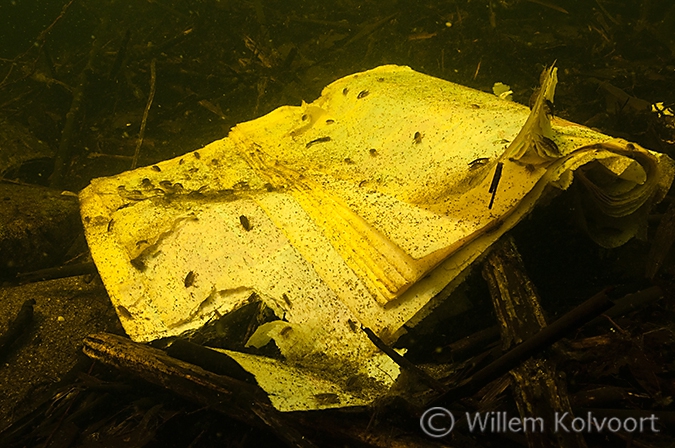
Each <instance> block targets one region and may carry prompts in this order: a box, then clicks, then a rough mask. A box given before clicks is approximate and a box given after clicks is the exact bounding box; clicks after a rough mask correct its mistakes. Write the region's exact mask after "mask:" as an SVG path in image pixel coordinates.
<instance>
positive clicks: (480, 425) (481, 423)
mask: <svg viewBox="0 0 675 448" xmlns="http://www.w3.org/2000/svg"><path fill="white" fill-rule="evenodd" d="M481 417H482V416H481V415H480V412H476V413H475V414H473V420H472V419H471V416H470V414H469V413H468V412H467V413H466V422H467V423H468V424H469V432H473V431H474V429H478V430H480V431H481V432H484V431H485V429H486V428H487V424H488V420H489V418H490V413H489V412H488V413H487V414H485V416H484V417H483V419H482V420H481Z"/></svg>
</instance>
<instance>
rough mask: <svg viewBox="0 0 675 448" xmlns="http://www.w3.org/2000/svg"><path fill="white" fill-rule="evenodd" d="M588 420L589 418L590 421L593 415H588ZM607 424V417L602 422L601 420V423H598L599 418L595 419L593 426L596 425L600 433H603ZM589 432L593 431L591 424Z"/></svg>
mask: <svg viewBox="0 0 675 448" xmlns="http://www.w3.org/2000/svg"><path fill="white" fill-rule="evenodd" d="M588 418H589V419H590V418H591V413H590V412H589V413H588ZM606 423H607V417H603V418H602V420H600V422H598V419H597V418H595V417H593V424H594V425H595V427H596V428H597V429H598V432H602V428H604V427H605V424H606ZM588 430H589V431H590V430H591V427H590V424H589V426H588Z"/></svg>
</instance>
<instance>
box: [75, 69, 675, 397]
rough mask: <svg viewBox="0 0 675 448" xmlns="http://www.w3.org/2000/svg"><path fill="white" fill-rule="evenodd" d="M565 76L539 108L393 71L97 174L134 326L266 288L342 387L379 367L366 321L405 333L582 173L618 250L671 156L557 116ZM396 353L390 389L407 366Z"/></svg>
mask: <svg viewBox="0 0 675 448" xmlns="http://www.w3.org/2000/svg"><path fill="white" fill-rule="evenodd" d="M555 83H556V71H555V69H554V68H550V69H548V70H547V71H545V73H544V74H543V77H542V88H541V92H540V95H539V96H538V99H537V102H535V104H534V106H533V110H532V112H530V111H529V110H528V109H527V108H526V107H523V106H521V105H518V104H515V103H513V102H510V101H505V100H502V99H500V98H498V97H496V96H494V95H491V94H487V93H483V92H479V91H475V90H472V89H469V88H466V87H462V86H459V85H456V84H453V83H450V82H447V81H443V80H440V79H437V78H433V77H430V76H426V75H423V74H420V73H417V72H415V71H413V70H411V69H410V68H407V67H397V66H383V67H378V68H376V69H373V70H370V71H367V72H363V73H358V74H354V75H351V76H348V77H345V78H342V79H339V80H337V81H335V82H334V83H332V84H331V85H329V86H328V87H326V88H325V89H324V91H323V93H322V95H321V97H320V98H318V99H317V100H316V101H314V102H313V103H311V104H305V103H303V104H302V105H301V106H286V107H281V108H279V109H277V110H275V111H273V112H271V113H269V114H268V115H266V116H264V117H262V118H259V119H257V120H253V121H250V122H246V123H241V124H239V125H237V126H235V127H234V128H233V129H232V131H231V132H230V134H229V135H228V137H227V138H224V139H222V140H219V141H216V142H213V143H212V144H210V145H208V146H206V147H204V148H202V149H199V150H198V151H194V152H192V153H188V154H185V155H183V156H181V157H178V158H175V159H172V160H167V161H165V162H162V163H159V164H157V165H156V166H153V167H145V168H139V169H137V170H134V171H130V172H126V173H122V174H119V175H117V176H111V177H109V178H103V179H95V180H93V181H92V183H91V185H90V186H89V187H87V188H86V189H85V190H83V191H82V193H81V194H80V200H81V211H82V216H83V222H84V225H85V232H86V236H87V240H88V243H89V246H90V248H91V253H92V256H93V258H94V261H95V262H96V265H97V267H98V270H99V273H100V275H101V278H102V279H103V281H104V283H105V285H106V288H107V289H108V292H109V294H110V297H111V300H112V302H113V304H114V305H115V307H116V309H117V312H118V315H119V316H120V320H121V321H122V324H123V325H124V328H125V330H126V331H127V333H128V334H129V335H130V336H131V338H132V339H134V340H137V341H149V340H153V339H156V338H160V337H167V336H174V335H178V334H181V333H183V332H185V331H188V330H194V329H197V328H200V327H201V326H203V325H204V324H205V323H206V322H208V321H209V320H211V319H213V318H214V317H217V316H219V315H223V314H225V313H228V312H230V311H232V310H234V309H237V308H238V307H240V306H242V305H244V304H246V303H248V302H249V301H250V300H251V299H252V298H253V297H255V295H253V293H255V294H256V295H257V297H260V299H261V300H263V301H265V303H266V304H267V305H268V306H269V307H271V308H272V309H274V310H275V312H276V314H277V315H278V316H282V315H283V316H285V319H286V321H287V322H288V325H289V326H288V328H289V329H288V330H285V331H284V332H280V331H276V332H275V331H271V332H270V333H269V335H270V336H271V337H273V338H274V339H275V342H276V343H277V345H279V346H280V348H281V349H282V352H284V355H285V356H286V358H287V360H288V363H289V365H293V366H294V367H293V368H309V369H314V370H317V371H326V370H330V369H333V368H334V367H331V366H335V365H338V364H339V365H341V366H342V367H341V368H342V369H343V370H340V372H339V373H336V372H333V374H334V375H333V377H335V378H342V380H340V381H343V382H344V381H346V380H345V378H348V377H350V374H349V373H348V372H350V371H357V372H359V371H360V372H361V374H364V375H366V376H368V377H370V378H373V375H372V374H371V373H367V372H366V373H364V372H363V371H362V370H363V369H362V368H361V367H360V366H363V365H365V364H364V363H366V361H368V362H371V361H372V360H374V359H376V358H377V357H378V356H380V355H379V354H378V350H377V349H376V348H375V347H374V346H373V345H372V343H371V342H370V341H369V340H368V339H367V337H365V335H364V334H363V332H362V331H360V325H364V326H367V327H369V328H371V329H372V330H373V331H374V332H375V333H376V334H378V335H379V336H380V337H381V338H382V339H384V340H385V341H387V342H392V341H393V340H395V339H396V337H397V336H398V335H399V334H400V333H401V328H402V326H403V325H404V324H406V323H408V324H409V325H414V324H415V323H416V322H418V321H419V320H420V319H421V318H422V317H423V316H425V315H426V314H427V313H428V312H429V311H431V310H432V309H433V307H434V306H435V304H436V303H438V301H440V300H442V299H443V298H445V297H446V296H447V295H448V294H449V292H450V291H451V290H452V289H453V288H454V286H455V285H456V284H458V283H459V282H460V281H461V280H462V278H463V276H464V275H465V273H466V269H467V267H468V266H470V265H471V263H473V262H474V261H475V260H476V259H477V258H478V257H479V256H480V255H481V254H482V253H484V251H485V250H486V249H487V248H489V246H490V245H491V244H492V243H493V242H494V241H496V240H497V239H498V238H499V237H500V236H501V235H502V234H503V233H504V232H505V231H507V230H508V229H510V228H512V227H513V226H514V225H516V224H517V222H518V221H519V220H520V219H522V217H523V216H525V215H526V214H527V213H529V212H530V211H531V210H532V208H533V207H534V205H535V203H536V202H537V200H538V199H539V198H540V197H541V196H542V194H543V193H544V192H545V190H546V189H547V188H550V187H551V186H553V187H557V188H560V189H566V188H567V187H568V186H569V185H570V183H571V181H572V178H573V177H574V176H573V173H574V172H575V171H576V172H577V173H578V174H579V176H578V177H579V179H580V181H581V182H582V184H583V185H584V186H585V187H586V188H587V190H588V197H587V200H588V204H587V205H588V206H589V207H594V208H593V210H596V211H594V212H593V213H596V212H597V213H601V214H602V216H603V217H602V227H597V228H596V227H593V226H592V225H591V224H589V232H591V234H592V235H593V236H594V237H596V239H597V240H598V241H599V242H600V243H601V244H603V245H605V246H615V245H618V244H622V243H623V242H625V241H626V240H627V239H628V238H630V237H631V236H632V235H633V234H634V233H635V232H636V229H637V225H638V223H639V221H640V217H641V216H643V215H644V213H646V211H647V209H648V208H649V206H650V205H651V203H653V202H654V201H658V200H660V199H661V198H662V197H663V195H664V194H665V191H666V190H667V189H668V187H669V186H670V183H671V182H672V178H673V163H672V161H671V160H670V159H668V158H667V157H665V156H663V155H660V154H656V153H651V152H649V151H647V150H644V149H642V148H640V147H639V146H637V145H634V144H631V143H628V142H625V141H623V140H618V139H611V138H609V137H607V136H605V135H602V134H600V133H597V132H595V131H592V130H590V129H588V128H585V127H581V126H578V125H575V124H573V123H569V122H567V121H564V120H561V119H557V118H553V119H552V122H550V121H549V120H550V112H551V111H550V105H551V103H552V100H553V92H554V90H555ZM495 173H501V176H499V174H495ZM495 185H496V191H495V192H494V194H492V193H490V191H491V186H495ZM597 210H599V212H598V211H597ZM597 222H600V221H597ZM612 226H615V227H616V229H615V230H616V231H613V232H610V233H605V232H604V230H603V229H605V228H608V227H609V228H611V227H612ZM270 328H271V327H270ZM291 334H293V335H294V336H292V337H291ZM308 335H310V336H311V335H314V340H312V341H311V343H308V342H307V341H308V338H310V339H311V337H310V336H308ZM261 337H264V336H261ZM298 338H300V339H298ZM299 341H304V342H302V343H299ZM247 356H250V355H243V354H242V355H240V356H239V357H240V358H241V357H247ZM378 359H379V358H378ZM258 361H260V362H259V363H258ZM241 362H242V363H245V361H241ZM247 362H249V363H250V364H251V365H252V366H254V365H260V366H261V367H259V369H262V370H264V369H268V368H274V367H270V366H271V365H272V364H274V363H273V362H268V361H264V360H257V361H256V359H255V357H252V358H251V360H249V361H247ZM385 365H386V367H381V368H382V369H386V371H387V372H388V373H387V375H385V376H387V377H388V378H389V379H388V380H386V379H383V378H380V377H378V379H377V382H378V384H380V386H378V387H384V386H386V385H387V384H390V383H391V381H393V379H394V378H395V377H396V375H397V373H398V370H397V368H396V366H395V365H393V363H389V364H386V363H383V364H382V366H385ZM262 366H266V367H262ZM250 368H251V369H252V370H255V369H256V367H250ZM262 370H260V371H259V372H257V373H259V374H260V373H261V372H262ZM254 373H256V372H254ZM352 373H353V372H352ZM280 374H281V373H280ZM288 374H289V373H288V372H286V373H284V374H283V375H288ZM333 379H334V378H333ZM336 381H337V380H336ZM340 381H338V384H342V383H340ZM383 385H384V386H383ZM263 387H264V386H263ZM308 387H310V386H308ZM378 387H374V388H373V389H372V390H371V391H376V390H380V389H378ZM329 389H330V388H329ZM338 389H339V387H338ZM308 390H309V389H308ZM296 392H297V391H296ZM275 393H278V391H275ZM289 393H293V392H289ZM306 393H307V392H306V391H305V392H304V394H305V395H306ZM326 393H327V394H329V395H330V393H333V392H326ZM372 393H376V392H372ZM298 394H299V396H300V395H302V393H300V392H298ZM327 396H328V395H327ZM371 396H372V394H371V395H368V394H367V393H366V394H365V395H363V397H366V398H362V399H361V401H360V402H361V403H364V402H367V401H368V399H369V398H368V397H371ZM335 402H336V403H339V402H340V399H337V400H335ZM347 402H348V403H351V404H354V403H357V402H359V400H358V399H357V398H354V397H353V396H352V395H350V396H349V398H347V396H346V395H345V396H343V397H342V403H347ZM333 404H335V403H333ZM275 405H277V404H275ZM335 405H337V404H335ZM303 406H304V407H303ZM325 406H326V403H323V404H322V405H320V406H319V405H318V404H316V403H315V404H314V405H312V404H311V403H305V404H304V405H303V404H301V403H300V404H299V403H298V402H294V403H287V402H283V403H282V402H280V403H278V407H279V408H280V409H284V410H291V409H302V408H305V409H311V408H317V407H325Z"/></svg>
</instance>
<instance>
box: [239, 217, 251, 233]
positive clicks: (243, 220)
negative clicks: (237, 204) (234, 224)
mask: <svg viewBox="0 0 675 448" xmlns="http://www.w3.org/2000/svg"><path fill="white" fill-rule="evenodd" d="M239 222H240V223H241V226H242V227H243V228H244V230H246V231H247V232H248V231H249V230H251V222H250V221H249V220H248V218H247V217H246V216H244V215H241V216H240V217H239Z"/></svg>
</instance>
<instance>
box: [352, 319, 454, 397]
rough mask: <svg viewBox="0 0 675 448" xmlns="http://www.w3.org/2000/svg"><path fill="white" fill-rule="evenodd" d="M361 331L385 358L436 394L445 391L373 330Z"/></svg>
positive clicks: (362, 328)
mask: <svg viewBox="0 0 675 448" xmlns="http://www.w3.org/2000/svg"><path fill="white" fill-rule="evenodd" d="M361 330H363V332H364V333H366V336H368V339H370V341H371V342H372V343H373V344H375V346H376V347H377V348H379V349H380V350H382V351H383V352H384V353H385V354H386V355H387V356H389V357H390V358H391V360H392V361H394V362H395V363H396V364H398V365H399V367H401V368H402V369H404V370H407V371H408V372H410V373H412V374H414V375H415V376H417V377H418V378H419V379H420V380H422V381H424V382H425V383H426V384H427V386H429V387H431V388H432V389H434V390H435V391H437V392H445V391H446V390H447V389H446V387H445V386H444V385H443V384H442V383H441V382H440V381H438V380H437V379H435V378H433V377H432V376H431V375H429V374H428V373H426V372H425V371H424V370H422V369H420V368H419V367H417V366H416V365H415V364H413V363H412V362H410V361H409V360H407V359H405V358H404V357H403V356H401V355H399V354H398V353H397V352H396V350H394V349H393V348H391V347H389V346H388V345H387V344H385V343H384V341H383V340H382V339H380V338H379V337H378V336H377V335H376V334H375V332H374V331H373V330H371V329H370V328H368V327H363V326H362V327H361Z"/></svg>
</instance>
